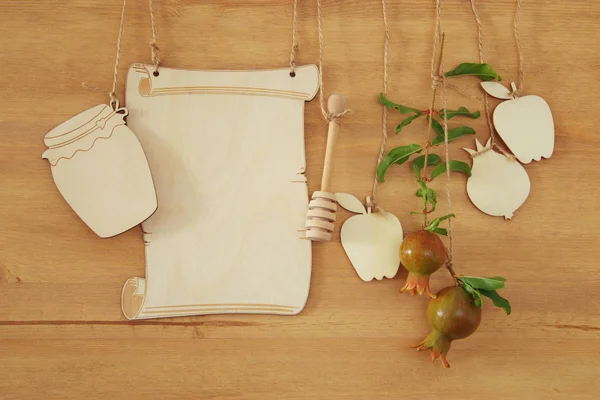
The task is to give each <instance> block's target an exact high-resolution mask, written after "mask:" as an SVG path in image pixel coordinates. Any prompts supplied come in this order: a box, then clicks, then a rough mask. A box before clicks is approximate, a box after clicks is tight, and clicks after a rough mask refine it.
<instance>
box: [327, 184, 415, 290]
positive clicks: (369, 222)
mask: <svg viewBox="0 0 600 400" xmlns="http://www.w3.org/2000/svg"><path fill="white" fill-rule="evenodd" d="M335 196H336V199H337V202H338V204H339V205H340V206H341V207H342V208H344V209H346V210H348V211H350V212H353V213H355V214H358V215H353V216H351V217H350V218H348V219H347V220H346V221H345V222H344V224H343V225H342V229H341V231H340V239H341V242H342V246H343V247H344V251H345V252H346V255H347V256H348V258H349V259H350V262H351V263H352V266H353V267H354V270H355V271H356V273H357V274H358V276H359V277H360V279H362V280H363V281H365V282H368V281H371V280H373V279H377V280H382V279H383V278H384V277H385V278H393V277H394V276H395V275H396V273H397V272H398V268H399V267H400V251H399V250H400V245H401V244H402V239H403V232H402V225H401V224H400V221H399V220H398V218H397V217H396V216H395V215H393V214H390V213H388V212H386V211H382V210H381V209H377V211H376V212H372V206H371V201H370V200H371V199H370V198H369V197H367V199H366V200H367V201H366V204H367V207H366V208H365V206H364V205H363V204H362V202H361V201H360V200H359V199H357V198H356V197H354V196H353V195H351V194H348V193H336V195H335Z"/></svg>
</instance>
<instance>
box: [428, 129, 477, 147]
mask: <svg viewBox="0 0 600 400" xmlns="http://www.w3.org/2000/svg"><path fill="white" fill-rule="evenodd" d="M474 134H475V130H473V128H471V127H469V126H460V127H458V128H452V129H448V143H450V142H452V141H454V140H456V139H458V138H459V137H461V136H465V135H474ZM442 143H444V133H443V132H442V135H441V136H438V137H436V138H435V139H433V142H431V144H432V145H434V146H437V145H439V144H442Z"/></svg>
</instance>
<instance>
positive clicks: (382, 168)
mask: <svg viewBox="0 0 600 400" xmlns="http://www.w3.org/2000/svg"><path fill="white" fill-rule="evenodd" d="M421 150H423V147H421V145H419V144H409V145H408V146H400V147H396V148H395V149H392V150H390V151H389V153H387V154H386V155H385V157H383V160H381V162H380V163H379V165H378V166H377V180H378V181H379V182H384V179H383V177H384V176H385V173H386V172H387V170H388V168H389V167H390V166H392V165H393V164H404V163H405V162H406V161H408V158H409V157H410V156H411V155H413V154H415V153H419V152H420V151H421Z"/></svg>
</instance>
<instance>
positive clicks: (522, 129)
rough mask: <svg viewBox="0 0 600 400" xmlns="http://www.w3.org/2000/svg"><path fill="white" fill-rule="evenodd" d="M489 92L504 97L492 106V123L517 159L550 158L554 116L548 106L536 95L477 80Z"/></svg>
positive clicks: (536, 159) (552, 147)
mask: <svg viewBox="0 0 600 400" xmlns="http://www.w3.org/2000/svg"><path fill="white" fill-rule="evenodd" d="M481 86H482V87H483V90H485V91H486V93H487V94H489V95H490V96H493V97H496V98H498V99H503V100H507V101H504V102H502V103H500V104H499V105H498V106H497V107H496V109H495V110H494V126H495V127H496V130H497V131H498V134H499V135H500V136H501V137H502V140H504V142H505V143H506V145H507V146H508V147H509V148H510V150H511V151H512V152H513V154H514V155H515V157H517V158H518V159H519V161H520V162H522V163H524V164H528V163H530V162H531V160H535V161H540V160H541V159H542V157H544V158H550V156H552V152H553V151H554V120H553V119H552V112H551V111H550V106H548V103H546V101H545V100H544V99H542V98H541V97H540V96H535V95H528V96H523V97H518V96H517V94H516V86H515V84H514V82H513V83H512V84H511V87H512V91H510V90H508V89H507V88H505V87H504V86H503V85H501V84H500V83H498V82H493V81H489V82H481Z"/></svg>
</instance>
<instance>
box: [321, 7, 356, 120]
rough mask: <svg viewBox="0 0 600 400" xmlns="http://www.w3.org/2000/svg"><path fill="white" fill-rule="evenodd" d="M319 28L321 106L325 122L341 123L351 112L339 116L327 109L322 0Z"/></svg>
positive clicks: (347, 111)
mask: <svg viewBox="0 0 600 400" xmlns="http://www.w3.org/2000/svg"><path fill="white" fill-rule="evenodd" d="M317 28H318V30H319V105H320V106H321V114H323V118H325V121H328V122H330V121H334V122H336V123H338V124H339V123H340V121H341V119H342V117H343V116H344V115H346V114H348V113H349V112H350V110H344V111H342V112H341V113H338V114H330V113H329V111H327V109H326V108H325V101H324V99H323V97H324V94H323V92H324V89H323V15H322V6H321V0H317Z"/></svg>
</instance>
